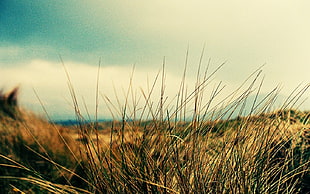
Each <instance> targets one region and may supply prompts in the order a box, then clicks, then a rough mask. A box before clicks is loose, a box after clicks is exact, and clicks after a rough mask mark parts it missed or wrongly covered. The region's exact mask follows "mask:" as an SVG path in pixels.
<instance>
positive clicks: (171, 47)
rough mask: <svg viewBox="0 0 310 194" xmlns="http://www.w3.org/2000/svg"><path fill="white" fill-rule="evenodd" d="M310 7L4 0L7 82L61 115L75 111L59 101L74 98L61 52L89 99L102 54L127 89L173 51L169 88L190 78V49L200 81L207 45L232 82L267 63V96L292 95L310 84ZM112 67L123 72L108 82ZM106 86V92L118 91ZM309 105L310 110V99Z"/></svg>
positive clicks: (0, 65) (0, 80) (222, 76)
mask: <svg viewBox="0 0 310 194" xmlns="http://www.w3.org/2000/svg"><path fill="white" fill-rule="evenodd" d="M309 10H310V3H309V2H308V1H306V0H300V1H299V0H298V1H289V0H272V1H270V0H260V1H258V0H256V1H246V0H236V1H229V0H222V1H208V0H192V1H183V0H165V1H163V0H161V1H141V0H131V1H120V0H114V1H111V0H101V1H100V0H90V1H82V0H79V1H71V0H70V1H60V0H57V1H51V0H46V1H39V0H33V1H27V0H19V1H18V0H4V1H1V2H0V74H2V75H1V76H0V87H5V88H8V87H11V86H12V85H16V84H20V85H21V87H22V91H23V92H22V96H23V97H22V98H23V99H22V100H23V101H24V102H23V103H24V104H25V106H30V107H31V108H32V109H35V110H38V109H40V107H39V105H38V103H37V100H36V99H34V98H33V92H32V89H31V88H35V89H36V90H37V91H38V93H42V98H44V100H45V101H46V102H48V108H50V109H51V112H52V114H53V115H55V117H56V115H57V112H58V113H59V112H61V114H62V112H66V111H67V110H66V111H65V110H63V107H64V106H61V104H62V103H63V104H67V102H66V100H64V99H65V98H69V97H68V90H67V85H66V78H65V76H64V73H63V70H62V68H61V65H60V61H59V54H60V55H61V56H62V57H63V59H64V61H65V63H66V64H70V65H69V66H72V68H71V69H70V71H71V73H72V74H76V75H79V76H78V77H77V79H83V83H84V84H83V83H78V84H77V85H76V86H75V87H78V88H81V89H78V90H81V94H80V95H81V96H87V97H85V98H86V100H87V101H90V104H91V103H92V101H93V99H94V97H93V96H91V95H90V93H92V92H87V91H88V90H91V89H85V87H86V88H87V86H89V85H94V81H93V80H92V78H93V77H95V73H94V72H96V71H94V68H95V67H96V65H97V64H98V61H99V58H100V57H101V58H102V68H103V73H102V76H105V78H104V80H105V84H106V82H110V83H112V82H114V83H115V84H116V85H122V84H121V83H123V84H124V85H125V86H126V81H125V80H129V74H130V69H131V66H132V64H135V65H136V71H137V72H138V73H137V75H136V79H137V80H139V81H137V83H138V84H139V83H143V82H145V81H142V80H146V77H147V74H148V75H154V74H155V72H157V71H158V70H159V69H160V68H161V62H162V59H163V57H164V56H166V60H167V64H166V69H167V74H168V75H170V76H171V80H170V82H169V83H167V85H168V84H170V85H172V88H173V87H174V86H175V85H178V84H179V83H175V82H177V81H176V80H179V79H180V77H181V75H182V70H183V66H184V61H185V53H186V49H187V46H188V45H189V63H188V65H189V74H188V79H189V80H194V72H196V68H197V64H198V61H199V55H200V53H201V49H202V47H203V45H204V44H205V45H206V51H205V60H204V63H203V64H204V66H206V63H207V61H208V58H211V59H212V61H213V62H212V67H213V68H215V67H216V66H217V65H219V64H221V63H222V62H224V61H227V63H226V65H225V66H224V67H223V69H222V70H221V71H220V72H219V73H218V74H217V76H216V77H215V79H216V80H222V81H223V82H224V83H225V84H226V85H228V86H229V87H231V88H234V87H237V86H238V85H239V84H240V83H241V82H242V81H243V80H244V79H245V78H246V77H247V76H248V75H249V74H250V73H252V72H253V71H254V70H255V69H256V68H258V67H259V66H261V65H262V64H266V65H265V67H264V68H263V70H264V72H263V74H264V75H265V89H264V92H267V91H268V90H270V89H271V88H273V87H274V86H276V85H277V84H281V85H283V90H282V92H281V93H282V94H283V95H288V94H289V92H290V91H291V90H292V89H293V88H295V87H296V86H297V85H298V84H299V83H304V84H307V83H310V76H309V73H308V72H310V55H309V51H310V38H309V34H310V12H309ZM40 64H41V65H40ZM74 67H80V68H74ZM79 70H80V71H79ZM75 71H76V72H75ZM112 72H118V73H119V75H118V76H114V77H111V78H110V79H106V77H109V75H114V74H113V73H112ZM105 73H107V74H108V75H107V76H106V75H105ZM81 77H83V78H81ZM120 77H121V78H122V81H120V80H119V78H120ZM126 78H127V79H126ZM82 85H83V87H84V89H82ZM107 85H109V84H106V85H104V84H103V86H102V90H104V91H105V93H107V94H108V95H109V94H112V93H113V89H112V88H110V87H108V88H105V87H107ZM137 87H140V86H139V85H137ZM92 88H93V87H92ZM83 92H84V93H83ZM305 95H306V97H307V96H309V92H307V93H306V94H305ZM43 96H44V97H43ZM55 105H56V106H55ZM91 106H92V105H91ZM304 108H305V109H310V103H309V102H308V103H305V105H304ZM67 112H68V114H70V110H69V111H67ZM63 114H64V113H63ZM103 115H104V114H103Z"/></svg>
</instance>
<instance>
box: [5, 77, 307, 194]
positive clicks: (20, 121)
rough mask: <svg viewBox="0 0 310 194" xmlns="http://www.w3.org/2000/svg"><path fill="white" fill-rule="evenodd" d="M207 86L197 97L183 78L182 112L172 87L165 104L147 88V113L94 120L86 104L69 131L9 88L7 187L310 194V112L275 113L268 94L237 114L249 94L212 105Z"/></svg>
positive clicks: (45, 190) (15, 189) (124, 110)
mask: <svg viewBox="0 0 310 194" xmlns="http://www.w3.org/2000/svg"><path fill="white" fill-rule="evenodd" d="M200 83H202V84H200V85H199V84H198V85H197V86H196V88H195V89H194V90H193V93H190V94H189V95H185V92H183V91H184V88H183V87H182V84H181V87H180V94H181V95H179V97H178V99H177V104H178V105H177V106H176V107H175V108H174V109H169V108H166V107H165V101H164V99H163V98H162V97H163V92H162V95H161V97H160V99H159V101H158V102H151V101H150V98H149V96H150V94H146V95H144V99H145V105H144V106H142V108H141V109H139V110H140V114H141V115H143V114H144V115H147V116H141V117H140V118H141V119H135V118H137V116H136V115H135V114H133V113H136V112H138V111H137V110H138V109H137V107H136V105H135V104H132V106H131V107H130V106H129V105H128V103H127V102H126V103H125V104H124V106H123V107H121V108H120V111H119V112H120V113H121V116H122V119H119V120H115V121H111V122H105V123H96V122H89V123H88V122H85V120H84V118H83V117H82V116H81V115H80V113H79V111H78V109H76V114H77V118H78V121H79V123H78V124H77V125H76V126H69V127H64V126H60V125H55V124H51V123H50V122H48V121H46V120H44V119H42V118H39V117H37V116H36V115H34V114H32V113H31V112H28V111H27V110H23V109H22V108H20V107H19V106H18V100H17V93H18V89H14V90H12V91H10V92H8V93H3V92H2V93H1V94H0V154H1V155H0V165H1V168H0V188H1V189H0V190H1V192H0V193H8V192H9V193H22V192H24V193H107V192H108V193H309V192H310V182H309V180H310V174H309V169H310V168H309V161H310V160H309V157H310V148H309V145H310V118H309V117H310V112H306V111H304V112H301V111H298V110H295V109H291V108H289V109H288V108H287V107H289V106H283V107H282V108H280V109H278V110H277V111H270V109H269V107H270V106H271V105H272V104H273V99H274V96H273V95H267V97H266V99H265V101H264V103H263V105H261V106H260V108H255V111H254V109H253V111H251V114H248V116H238V117H234V118H232V117H229V115H230V114H231V113H232V112H236V111H237V110H238V111H240V110H242V107H243V105H244V102H245V100H246V99H247V97H248V95H249V93H247V94H246V95H244V93H243V96H242V98H238V99H237V101H234V103H235V104H236V105H234V106H231V107H230V108H229V107H224V108H221V109H220V108H219V109H216V110H213V111H206V110H208V107H207V106H208V102H207V104H201V102H202V101H201V99H202V87H201V86H202V85H203V84H204V81H202V82H200ZM307 87H309V86H307ZM304 89H305V88H303V89H302V90H301V92H302V91H304ZM250 90H251V88H250V89H249V90H247V91H250ZM129 91H130V90H129ZM214 94H216V91H215V92H214ZM298 95H299V93H297V95H296V96H297V98H298ZM72 98H73V101H74V102H75V100H76V98H75V94H74V93H72ZM293 99H294V98H293ZM211 100H212V98H211V99H210V101H209V102H211ZM190 101H191V102H192V103H190ZM252 103H253V107H254V104H255V102H252ZM231 104H232V103H231ZM287 104H289V102H288V103H287ZM190 105H191V106H192V109H189V106H190ZM237 107H241V109H240V108H237ZM168 110H169V111H168ZM188 110H192V111H191V113H190V115H191V119H184V118H185V116H184V115H185V112H189V111H188ZM254 112H255V113H254ZM129 115H135V117H132V116H129ZM142 118H143V119H142Z"/></svg>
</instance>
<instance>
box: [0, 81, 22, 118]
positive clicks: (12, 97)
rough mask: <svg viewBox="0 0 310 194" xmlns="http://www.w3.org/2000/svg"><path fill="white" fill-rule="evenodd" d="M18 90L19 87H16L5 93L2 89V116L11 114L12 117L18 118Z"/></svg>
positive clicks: (0, 101) (0, 98) (0, 109)
mask: <svg viewBox="0 0 310 194" xmlns="http://www.w3.org/2000/svg"><path fill="white" fill-rule="evenodd" d="M18 90H19V88H18V87H16V88H14V89H13V90H11V91H10V92H7V93H4V92H3V91H2V90H1V91H0V117H1V116H9V117H11V118H12V119H16V118H17V111H18V106H17V103H18V101H17V96H18Z"/></svg>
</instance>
